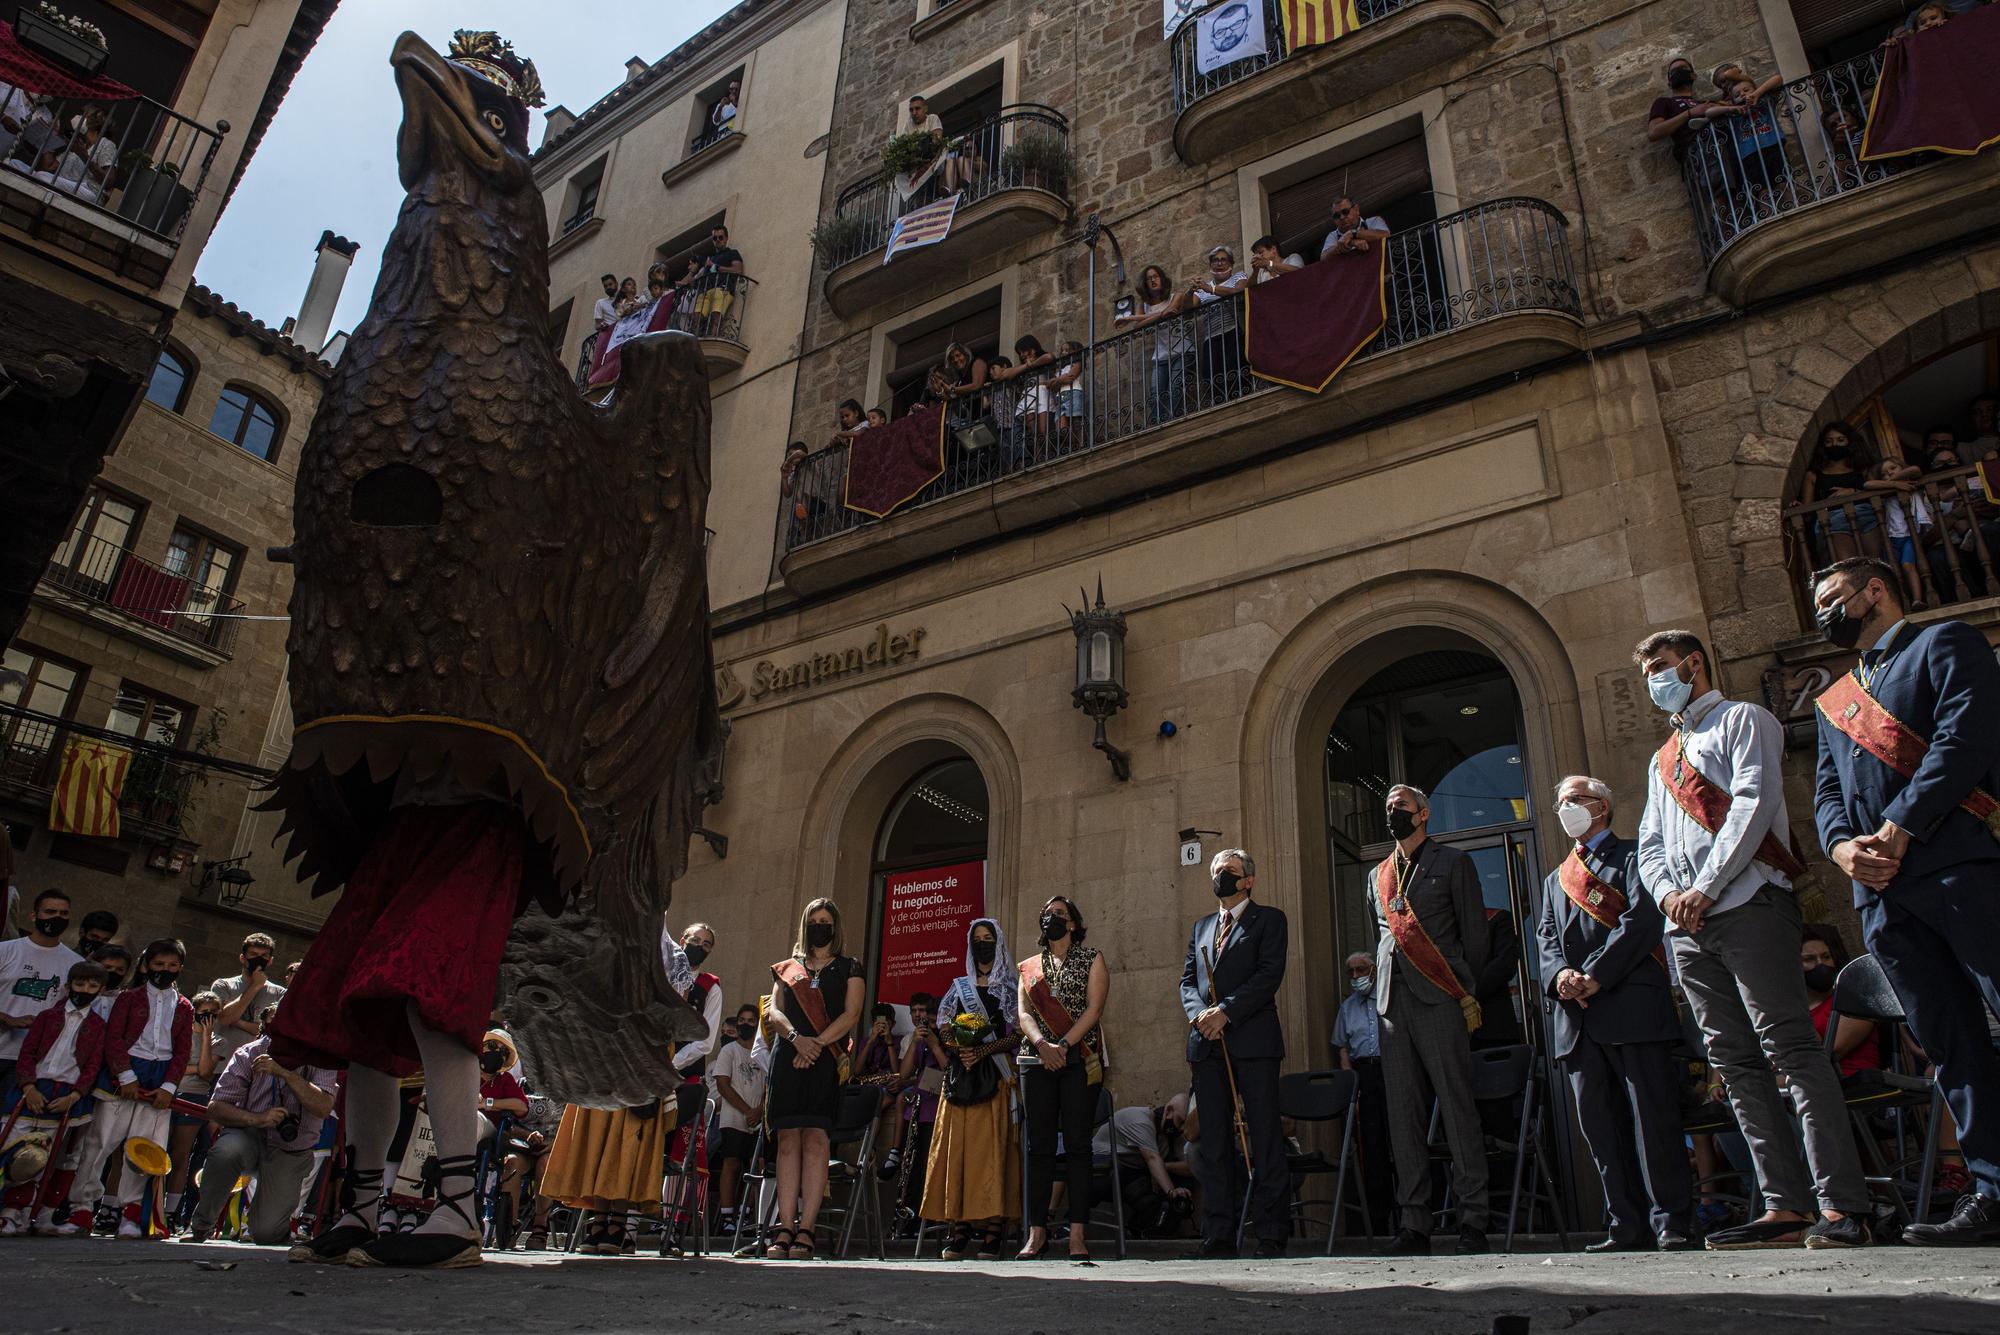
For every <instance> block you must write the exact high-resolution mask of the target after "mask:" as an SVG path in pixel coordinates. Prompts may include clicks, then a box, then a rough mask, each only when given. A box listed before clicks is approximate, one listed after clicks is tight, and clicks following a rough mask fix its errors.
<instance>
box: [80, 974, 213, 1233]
mask: <svg viewBox="0 0 2000 1335" xmlns="http://www.w3.org/2000/svg"><path fill="white" fill-rule="evenodd" d="M186 958H187V949H186V948H185V947H184V946H182V945H181V943H180V942H178V941H175V940H172V939H170V938H169V939H163V940H159V941H155V942H153V943H152V944H151V945H149V946H147V947H146V949H145V952H144V953H143V954H142V955H140V957H139V979H140V985H139V986H137V987H129V988H127V989H125V991H123V992H121V993H119V994H118V1000H117V1001H116V1002H114V1003H113V1004H112V1007H111V1019H110V1022H109V1023H108V1024H106V1025H105V1031H104V1069H103V1073H102V1076H101V1077H100V1078H99V1080H98V1088H99V1090H100V1091H101V1094H102V1096H101V1097H100V1098H99V1100H98V1105H97V1110H96V1113H95V1115H94V1116H93V1117H92V1119H91V1123H90V1131H89V1132H88V1133H87V1134H86V1135H85V1136H84V1138H83V1147H82V1148H81V1149H79V1150H78V1151H77V1155H76V1163H75V1172H76V1197H75V1200H74V1201H73V1205H74V1207H75V1208H74V1211H73V1212H72V1214H71V1216H70V1218H71V1220H72V1222H74V1223H77V1224H78V1225H80V1226H81V1227H83V1228H88V1227H90V1217H91V1214H92V1211H93V1207H95V1206H96V1204H97V1201H98V1198H99V1197H101V1196H103V1195H104V1187H103V1184H102V1178H103V1177H104V1169H105V1166H106V1165H107V1164H108V1163H109V1162H110V1161H111V1157H112V1156H113V1155H118V1154H123V1153H124V1150H125V1142H126V1141H127V1140H129V1139H131V1138H133V1137H135V1136H136V1137H139V1138H141V1139H144V1140H150V1141H152V1142H154V1143H155V1144H157V1145H159V1146H161V1147H162V1148H165V1146H166V1143H167V1139H168V1135H169V1132H168V1127H169V1125H170V1124H171V1120H172V1114H171V1113H170V1112H169V1111H168V1110H169V1109H170V1108H171V1107H172V1105H173V1101H174V1092H175V1091H176V1090H177V1089H178V1088H179V1087H180V1079H181V1076H182V1075H183V1074H185V1073H186V1071H187V1065H188V1055H189V1053H190V1052H192V1051H193V1048H194V1007H193V1006H192V1005H191V1004H190V1003H189V1002H188V999H187V998H186V997H184V996H182V995H181V994H180V992H179V991H178V990H177V986H178V984H179V982H180V975H181V963H182V961H183V960H185V959H186ZM119 1184H120V1185H119V1191H118V1195H117V1197H115V1198H114V1199H113V1200H112V1201H111V1204H112V1205H113V1206H120V1205H122V1206H123V1207H124V1218H122V1219H121V1220H119V1223H118V1236H119V1237H121V1238H139V1237H144V1236H145V1232H146V1229H145V1214H144V1210H145V1204H144V1200H145V1189H146V1187H147V1186H148V1180H147V1179H146V1178H145V1177H144V1176H143V1175H141V1174H139V1173H135V1172H131V1171H129V1170H128V1171H126V1172H124V1173H121V1174H120V1175H119Z"/></svg>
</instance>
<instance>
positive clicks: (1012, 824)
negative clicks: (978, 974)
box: [791, 694, 1021, 940]
mask: <svg viewBox="0 0 2000 1335" xmlns="http://www.w3.org/2000/svg"><path fill="white" fill-rule="evenodd" d="M954 755H963V756H965V757H967V758H969V759H970V760H971V761H972V762H973V763H974V764H976V765H978V766H979V772H980V775H981V777H982V778H984V779H985V781H986V820H987V836H986V860H987V867H986V899H987V911H988V912H989V913H990V914H992V916H994V917H995V918H998V919H999V920H1000V921H1001V922H1002V923H1010V922H1012V921H1013V917H1012V915H1013V912H1014V909H1015V907H1016V903H1015V901H1016V898H1017V896H1018V891H1019V874H1018V867H1019V864H1020V857H1019V845H1020V832H1021V767H1020V762H1019V761H1018V760H1017V759H1016V757H1015V754H1014V747H1013V744H1012V742H1011V741H1009V739H1008V737H1007V732H1006V729H1004V728H1003V727H1001V726H1000V723H999V720H997V719H995V718H994V717H993V716H992V715H991V714H989V713H988V712H986V710H984V709H982V708H980V707H979V706H978V705H975V704H973V703H972V702H971V701H969V700H965V699H963V698H961V697H959V696H955V695H944V694H923V695H913V696H909V697H906V698H904V699H901V700H898V701H896V702H895V703H893V704H891V705H889V706H887V707H886V708H884V709H882V710H880V711H879V712H877V713H876V714H874V715H873V716H871V717H870V718H868V719H866V720H864V721H863V722H862V723H861V724H860V725H859V726H857V727H856V728H855V729H854V731H853V732H852V733H850V734H849V735H848V736H847V739H846V740H845V741H843V742H842V743H841V744H840V746H839V747H838V748H837V749H836V750H835V751H834V753H833V756H832V757H831V758H830V759H829V760H828V761H827V763H826V766H825V768H823V769H822V770H821V771H820V775H819V780H818V781H817V782H816V783H815V784H814V785H813V790H812V793H811V795H810V797H808V798H807V801H806V811H805V820H804V821H803V822H802V823H801V826H800V831H799V855H798V869H799V877H798V882H797V884H796V885H795V886H794V887H793V889H792V909H791V916H792V918H793V919H794V920H795V919H796V918H797V916H798V914H799V913H801V912H803V911H804V909H805V906H806V905H807V904H808V903H810V902H811V901H812V900H814V899H816V898H818V897H819V896H821V895H830V896H832V897H833V898H834V899H835V900H837V901H839V903H840V904H841V906H842V908H843V909H845V910H846V911H847V912H848V913H849V914H850V915H852V914H853V913H854V912H856V909H855V906H856V905H863V906H865V905H866V904H867V903H868V902H869V896H870V894H871V893H872V889H873V887H872V886H871V885H870V883H869V873H870V868H871V866H872V865H873V862H874V842H875V836H876V832H877V830H878V829H879V828H880V826H881V821H882V816H883V813H884V812H885V811H886V810H887V808H888V804H889V802H890V801H891V800H892V799H893V798H894V797H895V795H896V794H897V793H898V792H900V791H901V790H902V788H903V786H904V785H905V784H906V783H908V782H909V780H911V779H912V778H914V777H916V775H917V774H918V772H920V771H921V770H923V769H925V768H927V767H929V766H930V765H932V764H934V763H935V762H937V761H938V760H941V759H945V758H947V757H950V756H954ZM1010 935H1011V929H1010ZM852 939H853V938H852V936H850V940H852Z"/></svg>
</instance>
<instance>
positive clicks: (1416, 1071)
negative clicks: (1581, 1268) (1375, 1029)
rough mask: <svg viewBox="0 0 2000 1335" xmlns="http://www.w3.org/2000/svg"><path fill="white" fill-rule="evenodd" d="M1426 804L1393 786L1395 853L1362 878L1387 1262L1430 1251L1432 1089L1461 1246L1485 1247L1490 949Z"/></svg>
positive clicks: (1480, 908)
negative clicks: (1389, 1188)
mask: <svg viewBox="0 0 2000 1335" xmlns="http://www.w3.org/2000/svg"><path fill="white" fill-rule="evenodd" d="M1430 818H1431V804H1430V799H1429V798H1428V797H1426V796H1425V795H1424V793H1423V791H1422V790H1421V789H1417V788H1412V787H1410V786H1409V785H1408V784H1402V783H1399V784H1397V785H1396V786H1395V787H1393V788H1391V789H1390V790H1389V797H1388V822H1389V833H1390V834H1391V835H1392V836H1393V837H1394V838H1395V840H1396V847H1395V850H1394V851H1393V852H1391V853H1390V854H1389V856H1388V857H1387V858H1384V859H1383V860H1382V864H1381V865H1380V866H1379V867H1377V868H1376V869H1375V874H1374V875H1373V876H1372V877H1370V878H1369V882H1368V897H1369V903H1370V905H1371V907H1372V909H1373V911H1374V914H1375V924H1376V927H1377V929H1378V931H1379V933H1380V935H1379V937H1378V939H1377V945H1376V949H1375V1010H1376V1013H1377V1014H1379V1015H1380V1016H1381V1017H1382V1027H1381V1040H1382V1077H1383V1083H1384V1084H1385V1085H1386V1086H1387V1087H1388V1092H1389V1143H1390V1146H1391V1147H1392V1148H1393V1149H1394V1151H1395V1157H1396V1206H1397V1229H1396V1236H1395V1237H1394V1238H1392V1239H1391V1240H1390V1241H1389V1244H1388V1246H1386V1247H1384V1248H1382V1249H1381V1251H1382V1254H1383V1255H1385V1256H1428V1255H1430V1252H1431V1156H1430V1145H1429V1137H1428V1134H1427V1133H1428V1131H1429V1127H1430V1114H1431V1109H1430V1100H1429V1098H1428V1096H1427V1095H1426V1093H1425V1090H1424V1085H1425V1083H1426V1082H1428V1083H1429V1085H1430V1087H1431V1088H1432V1089H1433V1090H1435V1091H1436V1092H1437V1099H1438V1107H1439V1110H1440V1112H1441V1113H1442V1115H1443V1118H1444V1135H1445V1143H1446V1144H1448V1145H1449V1146H1450V1147H1451V1179H1452V1189H1453V1190H1454V1191H1455V1192H1456V1193H1457V1197H1458V1250H1459V1251H1460V1252H1461V1253H1464V1254H1471V1253H1478V1252H1483V1251H1485V1250H1486V1249H1487V1247H1486V1213H1487V1203H1486V1141H1485V1137H1484V1133H1483V1132H1482V1130H1481V1129H1480V1124H1479V1109H1478V1106H1477V1105H1476V1104H1475V1103H1474V1102H1473V1099H1472V1041H1471V1034H1472V1031H1473V1030H1475V1029H1477V1028H1478V1027H1479V1023H1480V1019H1481V1015H1480V1009H1479V1002H1478V1000H1477V998H1476V997H1475V996H1474V994H1473V993H1474V989H1475V988H1476V987H1477V986H1478V983H1479V972H1480V970H1481V969H1482V968H1484V967H1485V964H1486V957H1487V955H1488V954H1489V953H1490V951H1489V938H1488V932H1487V924H1486V904H1485V901H1484V899H1483V898H1482V897H1481V895H1480V893H1479V875H1478V873H1477V872H1476V871H1475V870H1474V869H1473V866H1472V859H1471V858H1469V857H1467V856H1466V855H1465V854H1464V853H1462V852H1460V851H1459V850H1458V849H1455V848H1446V847H1445V846H1444V845H1442V844H1438V843H1434V842H1432V841H1431V840H1430V838H1429V837H1428V834H1427V830H1426V827H1427V826H1428V825H1429V824H1430Z"/></svg>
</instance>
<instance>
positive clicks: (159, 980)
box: [146, 969, 181, 992]
mask: <svg viewBox="0 0 2000 1335" xmlns="http://www.w3.org/2000/svg"><path fill="white" fill-rule="evenodd" d="M180 980H181V976H180V974H178V973H168V972H167V971H166V970H165V969H148V970H147V971H146V981H147V982H148V983H150V984H151V985H152V986H154V987H157V988H159V989H160V990H161V991H163V992H164V991H166V990H167V989H168V988H171V987H173V986H175V985H176V984H178V983H179V982H180Z"/></svg>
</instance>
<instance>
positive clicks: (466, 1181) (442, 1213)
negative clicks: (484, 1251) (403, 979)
mask: <svg viewBox="0 0 2000 1335" xmlns="http://www.w3.org/2000/svg"><path fill="white" fill-rule="evenodd" d="M409 1013H410V1034H411V1036H412V1037H414V1038H415V1039H416V1040H417V1055H418V1056H419V1057H421V1058H422V1059H423V1063H424V1106H425V1107H426V1108H428V1109H429V1110H430V1115H431V1136H432V1137H433V1139H434V1140H435V1141H436V1143H437V1155H438V1159H439V1160H440V1168H442V1166H443V1164H444V1163H448V1162H450V1161H452V1160H454V1159H456V1160H458V1161H459V1165H458V1166H459V1169H460V1171H456V1172H441V1174H440V1176H439V1178H438V1205H437V1208H436V1209H435V1210H432V1211H431V1214H430V1218H428V1219H426V1220H424V1222H423V1223H421V1224H419V1225H417V1232H419V1233H451V1234H456V1235H458V1236H460V1237H467V1238H476V1237H478V1236H479V1225H478V1224H477V1222H475V1219H474V1218H473V1216H476V1215H477V1214H478V1209H477V1203H476V1202H475V1201H474V1200H473V1199H472V1197H471V1195H470V1194H469V1193H470V1191H471V1188H472V1162H471V1156H472V1153H473V1151H474V1150H475V1149H477V1148H478V1145H479V1058H478V1057H477V1056H476V1055H475V1054H474V1053H473V1052H472V1051H471V1050H470V1049H469V1048H467V1047H466V1046H465V1045H464V1044H463V1043H461V1042H459V1041H458V1040H457V1039H456V1038H453V1037H452V1036H451V1035H449V1034H440V1033H439V1032H437V1030H435V1029H429V1028H426V1027H425V1025H424V1022H423V1020H422V1019H421V1018H420V1017H419V1016H418V1014H417V1008H416V1006H415V1005H412V1006H411V1007H410V1012H409ZM460 1192H465V1193H468V1194H467V1195H466V1196H465V1198H464V1199H463V1200H460V1201H458V1202H457V1203H456V1205H450V1204H447V1203H446V1202H447V1200H448V1199H449V1198H450V1197H452V1196H455V1195H458V1194H459V1193H460ZM460 1210H463V1211H464V1212H465V1213H464V1214H462V1215H461V1214H460V1213H459V1211H460Z"/></svg>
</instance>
